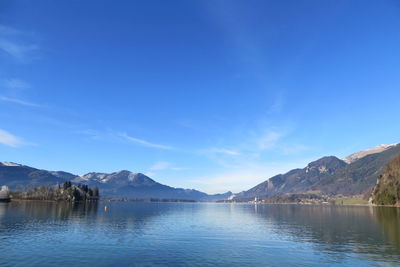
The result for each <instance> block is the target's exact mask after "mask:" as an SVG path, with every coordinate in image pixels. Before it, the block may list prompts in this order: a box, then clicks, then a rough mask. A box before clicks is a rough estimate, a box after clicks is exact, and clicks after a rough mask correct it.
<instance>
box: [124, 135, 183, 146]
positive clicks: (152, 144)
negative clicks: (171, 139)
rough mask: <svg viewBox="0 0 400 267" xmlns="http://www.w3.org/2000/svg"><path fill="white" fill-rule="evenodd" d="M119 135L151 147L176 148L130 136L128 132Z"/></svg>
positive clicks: (132, 141)
mask: <svg viewBox="0 0 400 267" xmlns="http://www.w3.org/2000/svg"><path fill="white" fill-rule="evenodd" d="M118 136H119V137H121V138H123V139H125V140H127V141H129V142H131V143H135V144H138V145H141V146H145V147H151V148H157V149H163V150H173V149H175V148H174V147H172V146H167V145H161V144H156V143H152V142H149V141H146V140H143V139H139V138H136V137H132V136H129V135H128V134H126V133H119V134H118Z"/></svg>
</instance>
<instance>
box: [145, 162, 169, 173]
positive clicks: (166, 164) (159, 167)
mask: <svg viewBox="0 0 400 267" xmlns="http://www.w3.org/2000/svg"><path fill="white" fill-rule="evenodd" d="M170 166H171V163H169V162H165V161H160V162H157V163H155V164H154V165H153V166H151V167H150V168H149V170H150V171H160V170H165V169H168V168H169V167H170Z"/></svg>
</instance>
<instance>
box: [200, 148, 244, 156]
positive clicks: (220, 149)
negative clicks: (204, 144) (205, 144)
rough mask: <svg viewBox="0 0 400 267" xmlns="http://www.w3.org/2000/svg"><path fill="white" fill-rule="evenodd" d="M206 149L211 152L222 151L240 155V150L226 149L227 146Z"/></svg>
mask: <svg viewBox="0 0 400 267" xmlns="http://www.w3.org/2000/svg"><path fill="white" fill-rule="evenodd" d="M206 151H207V152H211V153H221V154H225V155H230V156H238V155H240V152H238V151H235V150H231V149H225V148H211V149H208V150H206Z"/></svg>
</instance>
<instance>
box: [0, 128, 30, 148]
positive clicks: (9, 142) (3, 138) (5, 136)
mask: <svg viewBox="0 0 400 267" xmlns="http://www.w3.org/2000/svg"><path fill="white" fill-rule="evenodd" d="M0 144H2V145H6V146H11V147H18V146H21V145H23V144H24V142H23V141H22V140H21V139H20V138H19V137H17V136H15V135H13V134H11V133H9V132H7V131H5V130H2V129H0Z"/></svg>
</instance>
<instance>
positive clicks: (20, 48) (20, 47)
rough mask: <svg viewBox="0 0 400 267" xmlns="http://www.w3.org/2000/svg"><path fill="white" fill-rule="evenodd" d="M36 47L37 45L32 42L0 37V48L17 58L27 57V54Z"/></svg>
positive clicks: (24, 58) (36, 48)
mask: <svg viewBox="0 0 400 267" xmlns="http://www.w3.org/2000/svg"><path fill="white" fill-rule="evenodd" d="M38 49H39V47H38V46H37V45H34V44H20V43H17V42H15V41H11V40H6V39H0V50H2V51H3V52H5V53H7V54H9V55H11V56H13V57H14V58H16V59H18V60H22V61H24V60H26V59H28V57H29V55H30V54H31V53H32V52H34V51H36V50H38Z"/></svg>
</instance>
